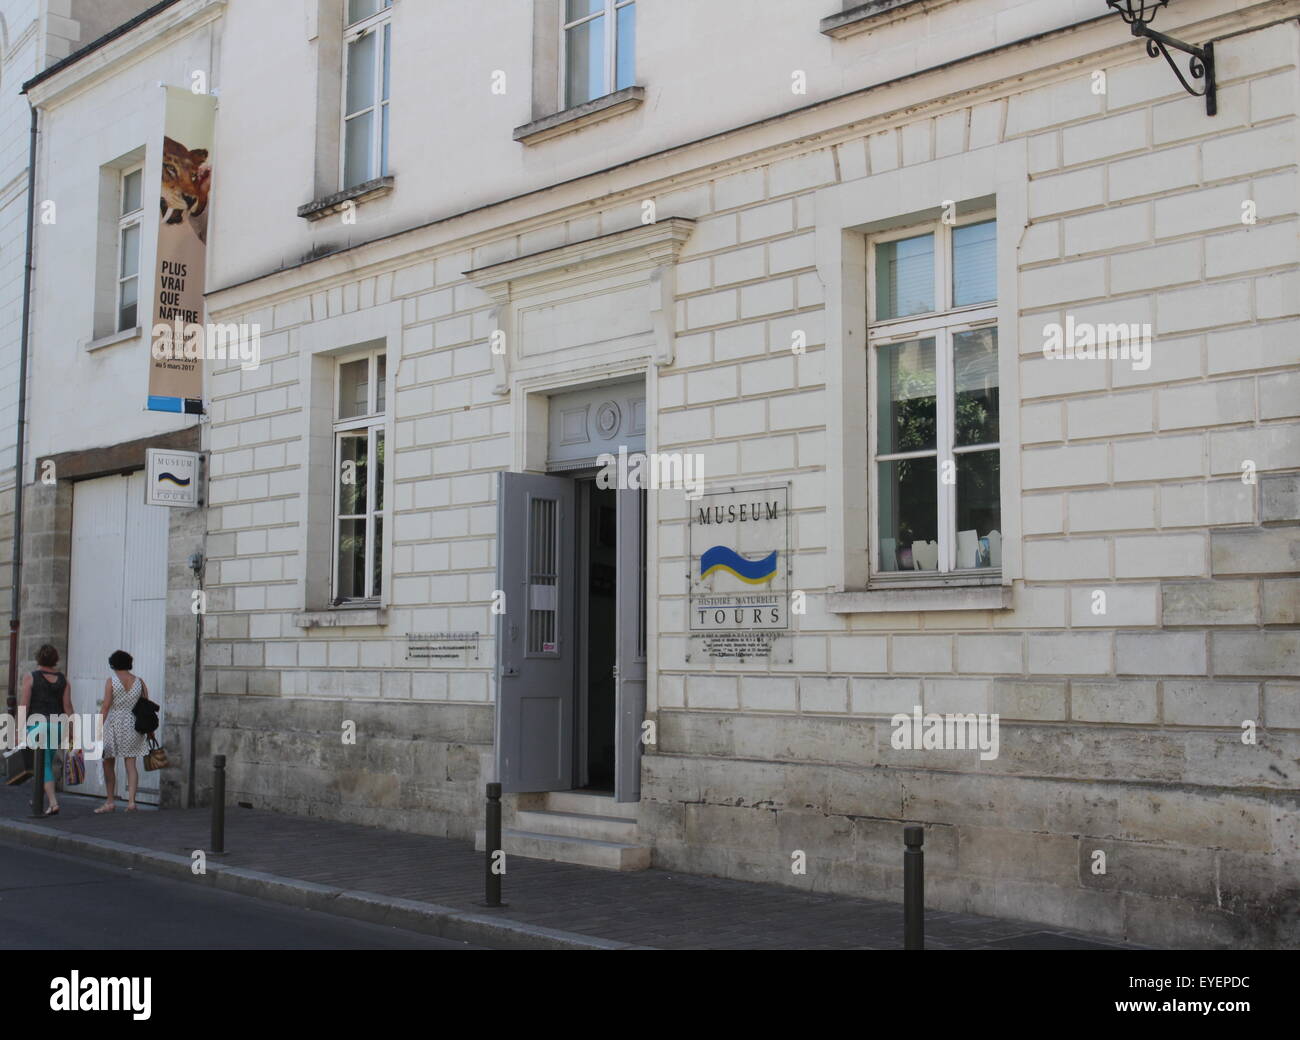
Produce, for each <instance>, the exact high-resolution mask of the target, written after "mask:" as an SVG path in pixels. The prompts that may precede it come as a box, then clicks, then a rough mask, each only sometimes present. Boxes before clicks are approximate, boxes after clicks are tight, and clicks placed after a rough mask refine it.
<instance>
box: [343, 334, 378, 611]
mask: <svg viewBox="0 0 1300 1040" xmlns="http://www.w3.org/2000/svg"><path fill="white" fill-rule="evenodd" d="M386 391H387V356H386V355H385V353H384V352H383V351H382V350H372V351H368V352H367V353H365V354H362V355H360V356H357V355H353V356H349V357H345V358H342V359H341V360H340V361H339V365H338V375H337V379H336V381H335V396H334V401H335V420H334V462H335V473H336V479H335V488H336V492H335V498H334V561H335V565H334V597H333V602H334V605H335V606H339V605H343V604H347V603H364V602H378V601H379V599H380V595H381V592H382V589H383V575H384V553H383V545H384V516H385V511H384V398H385V394H386Z"/></svg>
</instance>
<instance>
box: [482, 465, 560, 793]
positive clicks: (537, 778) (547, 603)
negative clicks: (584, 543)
mask: <svg viewBox="0 0 1300 1040" xmlns="http://www.w3.org/2000/svg"><path fill="white" fill-rule="evenodd" d="M575 519H576V501H575V486H574V483H573V481H572V480H569V479H567V478H564V477H544V476H538V475H536V474H531V473H502V474H501V475H500V478H499V483H498V485H497V544H498V554H497V582H498V587H499V588H500V589H501V590H502V591H503V592H504V593H505V612H504V613H503V614H501V615H500V620H499V623H498V626H497V713H496V752H497V778H498V779H499V780H500V781H501V786H502V789H503V790H505V791H567V790H569V789H570V788H571V787H572V786H573V728H574V712H575V696H574V695H575V679H574V676H575V673H574V665H575V648H576V642H577V641H576V640H575V639H574V633H573V608H574V601H573V595H574V574H573V571H574V558H573V552H574V545H573V533H574V526H573V525H574V521H575Z"/></svg>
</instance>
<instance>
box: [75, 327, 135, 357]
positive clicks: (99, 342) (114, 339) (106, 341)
mask: <svg viewBox="0 0 1300 1040" xmlns="http://www.w3.org/2000/svg"><path fill="white" fill-rule="evenodd" d="M142 331H143V330H142V329H141V328H140V326H139V325H137V326H136V327H135V328H133V329H123V330H122V331H121V332H114V333H113V334H112V335H110V336H100V337H99V339H92V340H91V341H90V342H89V343H87V344H86V353H90V352H92V351H95V350H103V349H104V348H105V347H111V346H113V345H115V344H117V343H128V342H130V341H131V340H133V339H139V338H140V333H141V332H142Z"/></svg>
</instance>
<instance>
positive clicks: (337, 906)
mask: <svg viewBox="0 0 1300 1040" xmlns="http://www.w3.org/2000/svg"><path fill="white" fill-rule="evenodd" d="M30 798H31V787H30V784H23V785H21V786H19V787H15V788H8V787H0V839H3V840H6V841H17V842H23V843H26V844H34V845H41V846H43V847H48V848H56V849H58V850H59V851H61V852H69V853H73V854H77V855H90V856H92V857H103V858H106V859H111V860H112V861H114V862H118V863H127V864H128V865H133V866H135V867H137V868H139V869H143V870H151V871H154V872H161V873H167V874H170V875H172V876H176V877H190V878H192V879H193V880H194V881H196V882H200V883H201V882H203V881H207V882H209V883H212V884H216V885H218V886H220V887H225V888H229V889H232V890H242V891H246V892H248V893H249V894H257V895H260V896H262V897H263V898H270V899H277V900H280V901H283V902H287V903H294V904H296V905H305V906H314V907H315V908H317V909H324V910H327V911H330V912H335V913H341V914H344V915H346V916H354V917H359V918H362V919H365V920H379V921H382V922H383V923H386V924H393V925H398V926H400V927H410V928H414V929H416V930H421V931H426V932H428V933H430V934H436V935H441V936H443V937H446V938H455V939H468V940H470V941H481V942H492V943H507V944H511V945H519V946H532V947H538V948H586V949H618V948H628V947H656V948H663V949H902V933H903V928H902V925H903V914H902V906H901V905H900V904H895V903H887V902H881V901H879V900H870V899H854V898H850V897H847V896H842V895H833V894H828V893H822V892H805V891H800V890H798V889H796V888H793V887H786V886H780V885H766V884H756V883H753V882H746V881H734V880H729V879H724V878H712V877H701V876H697V875H691V874H681V873H677V872H674V871H667V870H658V869H651V870H646V871H639V872H635V873H618V872H615V871H606V870H600V869H597V868H593V867H582V866H573V865H569V864H564V863H550V862H545V861H542V860H530V859H524V858H523V857H520V856H512V857H510V858H509V860H508V863H507V873H506V875H505V878H504V885H503V891H504V899H505V901H506V903H507V904H508V905H507V906H506V907H505V908H503V909H497V910H492V909H488V908H485V907H483V906H482V905H481V904H482V899H483V854H482V853H477V852H475V851H474V849H473V846H472V845H471V843H469V842H462V841H453V840H450V839H446V838H435V837H429V836H426V835H421V834H409V833H404V832H400V831H388V830H382V829H380V828H377V827H365V826H361V825H359V824H351V823H339V822H335V821H332V820H321V819H315V818H307V817H299V816H288V815H284V814H280V813H274V812H269V811H266V810H260V809H243V808H239V807H236V806H232V807H229V808H228V809H227V810H226V848H227V850H228V851H227V853H226V854H225V855H222V856H211V857H209V858H208V867H209V872H208V875H207V876H206V877H204V878H198V877H194V875H193V874H192V872H191V870H190V864H191V862H192V860H191V856H192V854H193V852H194V851H195V850H198V849H205V848H206V846H207V845H208V841H209V830H210V814H209V811H208V810H206V809H192V810H186V809H164V810H142V811H139V812H134V813H127V812H124V811H123V810H122V809H121V808H120V807H119V808H118V810H117V811H116V812H113V813H108V814H103V815H98V816H97V815H94V814H93V813H92V809H94V808H96V807H97V806H98V805H100V804H101V802H100V801H99V800H98V799H90V798H85V797H80V796H75V795H64V796H61V798H60V802H61V805H62V811H61V812H60V814H59V815H58V816H56V817H49V818H45V819H41V820H33V819H31V818H30V816H29V812H30ZM900 849H901V846H900ZM900 854H901V853H900ZM926 939H927V945H928V946H929V947H930V948H932V949H1036V950H1041V949H1138V948H1140V947H1137V946H1134V945H1133V944H1129V943H1124V942H1120V941H1117V940H1112V939H1106V938H1100V937H1097V936H1090V935H1085V934H1081V933H1077V932H1068V931H1064V930H1062V929H1058V928H1054V927H1050V926H1044V925H1037V924H1033V923H1029V922H1020V921H1011V920H1002V919H995V918H989V917H981V916H976V915H973V914H958V913H952V912H939V911H936V912H933V913H932V914H929V915H927V921H926Z"/></svg>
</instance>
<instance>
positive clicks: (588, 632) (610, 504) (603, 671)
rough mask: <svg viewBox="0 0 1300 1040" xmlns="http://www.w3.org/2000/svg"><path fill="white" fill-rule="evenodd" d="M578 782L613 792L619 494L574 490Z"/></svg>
mask: <svg viewBox="0 0 1300 1040" xmlns="http://www.w3.org/2000/svg"><path fill="white" fill-rule="evenodd" d="M578 513H579V517H580V522H579V525H578V532H577V533H578V539H579V546H578V554H577V556H578V566H579V572H578V596H577V599H578V626H577V627H578V641H579V652H578V661H579V677H578V686H579V690H578V694H579V695H578V698H577V703H578V712H579V715H580V717H579V719H578V730H579V733H580V734H581V739H579V740H578V741H577V747H578V754H579V755H580V756H582V757H581V759H580V761H579V762H578V776H579V778H580V780H581V786H582V787H584V788H586V789H588V790H594V791H603V792H611V791H613V790H614V775H615V774H614V769H615V761H616V760H615V739H614V728H615V718H616V704H617V688H618V683H617V678H616V674H615V666H616V664H617V660H618V659H617V639H616V636H617V631H616V627H615V621H616V610H615V607H616V604H617V595H618V579H619V574H618V552H617V549H618V523H617V521H618V494H617V492H615V491H614V490H612V489H608V488H600V487H597V486H596V482H595V481H594V480H583V481H581V482H580V483H579V485H578Z"/></svg>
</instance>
